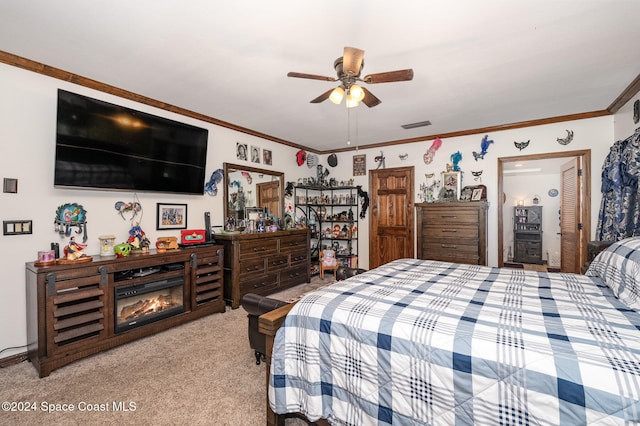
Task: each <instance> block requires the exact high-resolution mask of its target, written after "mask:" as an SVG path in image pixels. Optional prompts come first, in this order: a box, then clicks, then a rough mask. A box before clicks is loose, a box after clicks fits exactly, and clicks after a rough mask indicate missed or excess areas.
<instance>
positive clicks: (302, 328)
mask: <svg viewBox="0 0 640 426" xmlns="http://www.w3.org/2000/svg"><path fill="white" fill-rule="evenodd" d="M639 265H640V238H631V239H627V240H624V241H621V242H618V243H614V244H612V245H611V246H610V247H609V248H608V249H606V250H604V251H603V252H602V253H600V254H599V255H598V256H597V257H596V259H594V261H593V262H592V263H591V265H590V267H589V270H588V272H587V275H577V274H563V273H546V272H534V271H525V270H521V269H507V268H502V269H501V268H492V267H486V266H477V265H462V264H454V263H446V262H439V261H425V260H417V259H399V260H396V261H393V262H390V263H388V264H386V265H383V266H381V267H379V268H376V269H373V270H371V271H368V272H365V273H363V274H361V275H356V276H355V277H352V278H349V279H348V280H346V281H342V282H339V283H336V284H334V285H331V286H328V287H325V288H323V289H320V290H317V291H315V292H313V293H310V294H308V295H306V296H305V297H303V298H302V299H301V300H300V301H299V302H298V303H296V304H295V305H294V306H290V307H287V310H288V311H289V313H288V314H287V315H286V318H284V322H283V323H282V326H281V327H279V329H278V330H277V333H276V332H275V330H276V329H277V326H276V327H275V328H274V329H273V331H274V333H273V334H274V335H275V339H274V341H273V352H272V354H271V358H270V360H269V361H270V371H268V372H267V376H268V406H269V408H270V410H273V412H275V413H277V414H276V415H275V416H276V418H278V414H285V413H301V414H302V415H303V416H305V417H306V418H307V419H309V420H311V421H316V420H317V419H325V420H326V421H328V423H330V424H334V425H354V426H362V425H386V424H396V425H454V424H456V425H467V424H477V425H481V424H486V425H496V424H533V425H585V424H604V425H609V424H611V425H617V424H634V423H635V422H639V421H640V297H639V294H638V287H639V286H640V284H639V282H638V280H640V267H639ZM278 325H279V324H278Z"/></svg>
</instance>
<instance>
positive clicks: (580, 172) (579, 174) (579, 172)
mask: <svg viewBox="0 0 640 426" xmlns="http://www.w3.org/2000/svg"><path fill="white" fill-rule="evenodd" d="M581 176H582V169H578V177H581Z"/></svg>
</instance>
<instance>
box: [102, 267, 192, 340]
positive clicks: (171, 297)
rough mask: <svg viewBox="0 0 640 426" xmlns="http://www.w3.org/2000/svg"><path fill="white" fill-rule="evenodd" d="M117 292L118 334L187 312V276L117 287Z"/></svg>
mask: <svg viewBox="0 0 640 426" xmlns="http://www.w3.org/2000/svg"><path fill="white" fill-rule="evenodd" d="M114 293H115V294H114V296H115V297H114V299H115V303H114V310H115V312H114V319H115V332H116V333H122V332H123V331H126V330H130V329H133V328H136V327H140V326H142V325H145V324H149V323H151V322H154V321H158V320H160V319H164V318H168V317H170V316H173V315H177V314H179V313H181V312H184V303H183V294H184V277H174V278H169V279H166V280H160V281H151V282H148V283H143V284H132V285H123V286H118V287H116V288H115V289H114Z"/></svg>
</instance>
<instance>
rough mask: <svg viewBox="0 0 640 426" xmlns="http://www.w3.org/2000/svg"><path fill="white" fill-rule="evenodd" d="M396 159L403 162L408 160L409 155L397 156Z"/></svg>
mask: <svg viewBox="0 0 640 426" xmlns="http://www.w3.org/2000/svg"><path fill="white" fill-rule="evenodd" d="M398 158H400V160H401V161H404V160H406V159H407V158H409V154H398Z"/></svg>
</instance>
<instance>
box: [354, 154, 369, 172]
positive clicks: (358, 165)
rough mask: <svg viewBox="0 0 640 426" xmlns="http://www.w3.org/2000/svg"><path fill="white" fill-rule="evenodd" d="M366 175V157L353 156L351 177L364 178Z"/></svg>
mask: <svg viewBox="0 0 640 426" xmlns="http://www.w3.org/2000/svg"><path fill="white" fill-rule="evenodd" d="M366 174H367V155H366V154H358V155H354V156H353V175H354V176H365V175H366Z"/></svg>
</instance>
